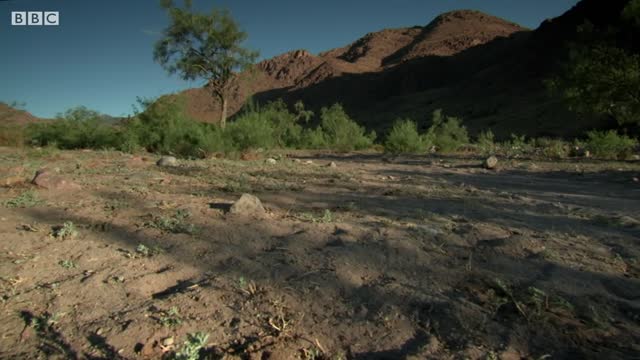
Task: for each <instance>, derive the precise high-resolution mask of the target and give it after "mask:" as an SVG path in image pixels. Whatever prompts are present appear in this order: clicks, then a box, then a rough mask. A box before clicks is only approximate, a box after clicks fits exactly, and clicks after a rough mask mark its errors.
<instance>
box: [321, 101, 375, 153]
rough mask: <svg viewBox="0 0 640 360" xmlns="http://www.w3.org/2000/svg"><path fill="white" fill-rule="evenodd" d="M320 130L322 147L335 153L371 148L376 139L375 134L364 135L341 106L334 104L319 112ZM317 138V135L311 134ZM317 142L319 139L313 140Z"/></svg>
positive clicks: (363, 130)
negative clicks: (322, 141)
mask: <svg viewBox="0 0 640 360" xmlns="http://www.w3.org/2000/svg"><path fill="white" fill-rule="evenodd" d="M320 121H321V122H320V128H321V129H322V132H323V133H324V145H325V147H327V148H330V149H333V150H337V151H351V150H361V149H366V148H369V147H371V145H373V141H374V140H375V138H376V135H375V132H371V133H369V134H365V129H364V127H361V126H359V125H358V124H357V123H356V122H355V121H353V120H352V119H351V118H350V117H349V115H347V113H346V112H345V111H344V109H343V108H342V105H340V104H334V105H332V106H330V107H328V108H327V107H325V108H322V109H321V110H320ZM313 135H314V136H317V135H318V134H317V133H315V134H313ZM314 140H319V138H317V139H314Z"/></svg>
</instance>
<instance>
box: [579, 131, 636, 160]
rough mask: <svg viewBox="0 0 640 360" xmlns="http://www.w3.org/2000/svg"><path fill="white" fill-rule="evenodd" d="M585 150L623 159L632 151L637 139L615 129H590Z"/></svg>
mask: <svg viewBox="0 0 640 360" xmlns="http://www.w3.org/2000/svg"><path fill="white" fill-rule="evenodd" d="M585 146H586V148H587V150H589V151H590V152H591V153H592V154H593V155H595V156H597V157H602V158H606V159H616V158H618V159H625V158H627V157H628V156H629V155H631V154H632V153H633V150H634V148H635V147H636V146H638V141H637V140H635V139H632V138H630V137H628V136H626V135H619V134H618V133H617V132H616V131H615V130H609V131H590V132H588V133H587V140H586V142H585Z"/></svg>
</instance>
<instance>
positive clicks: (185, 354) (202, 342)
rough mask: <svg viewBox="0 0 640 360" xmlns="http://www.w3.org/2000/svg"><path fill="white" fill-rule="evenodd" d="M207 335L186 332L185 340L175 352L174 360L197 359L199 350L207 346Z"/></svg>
mask: <svg viewBox="0 0 640 360" xmlns="http://www.w3.org/2000/svg"><path fill="white" fill-rule="evenodd" d="M208 339H209V335H208V334H205V333H201V332H197V333H193V334H187V340H186V341H185V342H184V344H183V345H182V347H181V348H180V350H178V351H177V352H176V353H175V356H174V359H175V360H198V359H200V350H202V349H203V348H204V347H205V346H207V340H208Z"/></svg>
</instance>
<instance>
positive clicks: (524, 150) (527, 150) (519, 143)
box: [501, 134, 535, 157]
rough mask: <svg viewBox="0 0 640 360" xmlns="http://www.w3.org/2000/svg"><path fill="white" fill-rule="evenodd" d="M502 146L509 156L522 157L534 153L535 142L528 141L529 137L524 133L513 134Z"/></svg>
mask: <svg viewBox="0 0 640 360" xmlns="http://www.w3.org/2000/svg"><path fill="white" fill-rule="evenodd" d="M501 148H502V149H504V151H505V155H507V156H509V157H520V156H524V155H526V154H531V153H533V150H534V149H535V143H532V142H527V138H526V136H524V135H521V136H518V135H516V134H511V140H508V141H505V142H504V143H503V144H502V146H501Z"/></svg>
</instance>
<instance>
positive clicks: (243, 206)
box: [229, 194, 265, 216]
mask: <svg viewBox="0 0 640 360" xmlns="http://www.w3.org/2000/svg"><path fill="white" fill-rule="evenodd" d="M229 213H230V214H233V215H245V216H247V215H258V216H259V215H264V213H265V210H264V207H263V206H262V202H261V201H260V199H258V198H257V197H255V196H253V195H251V194H242V196H240V199H238V201H236V202H235V203H234V204H233V205H231V209H229Z"/></svg>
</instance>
